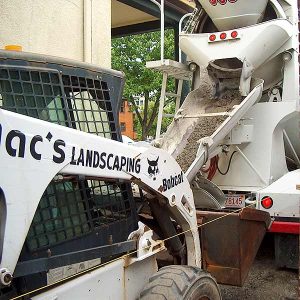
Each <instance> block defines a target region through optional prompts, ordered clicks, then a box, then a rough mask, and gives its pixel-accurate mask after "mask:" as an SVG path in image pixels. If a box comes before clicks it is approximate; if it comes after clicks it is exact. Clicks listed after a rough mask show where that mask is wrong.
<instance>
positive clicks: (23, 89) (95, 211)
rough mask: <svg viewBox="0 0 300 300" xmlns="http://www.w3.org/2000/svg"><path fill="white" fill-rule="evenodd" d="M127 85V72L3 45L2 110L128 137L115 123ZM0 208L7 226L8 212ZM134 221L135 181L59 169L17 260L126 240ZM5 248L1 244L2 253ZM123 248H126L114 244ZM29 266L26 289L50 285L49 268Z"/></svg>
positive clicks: (0, 69)
mask: <svg viewBox="0 0 300 300" xmlns="http://www.w3.org/2000/svg"><path fill="white" fill-rule="evenodd" d="M123 85H124V76H123V74H122V73H121V72H117V71H112V70H106V69H101V68H98V67H95V66H92V65H89V64H85V63H80V62H75V61H70V60H65V59H60V58H56V57H49V56H42V55H35V54H28V53H24V52H7V51H0V108H1V109H5V110H9V111H12V112H16V113H19V114H22V115H26V116H29V117H33V118H37V119H41V120H44V121H48V122H52V123H56V124H59V125H61V126H66V127H70V128H73V129H76V130H81V131H84V132H88V133H91V134H95V135H99V136H102V137H105V138H110V139H114V140H118V141H122V140H121V133H120V131H119V127H118V125H117V124H118V111H119V106H120V104H121V99H122V98H121V97H122V91H123ZM0 122H1V120H0ZM13 126H14V124H11V128H12V129H13ZM47 138H49V139H51V137H47ZM0 142H1V139H0ZM1 172H5V170H1ZM36 176H37V177H38V176H39V174H38V173H37V174H36ZM15 184H18V183H17V182H16V183H15ZM0 191H1V189H0ZM0 196H1V195H0ZM24 197H26V195H24ZM0 200H1V197H0ZM1 207H2V206H1V205H0V210H2V209H1ZM0 214H1V215H0V227H2V228H0V232H2V231H3V230H2V229H3V227H4V226H5V224H4V222H5V216H4V214H5V211H4V210H2V211H0ZM1 220H2V221H1ZM136 228H137V214H136V209H135V205H134V201H133V197H132V192H131V187H130V185H129V184H125V183H121V182H118V181H110V182H105V181H101V180H94V179H89V180H87V179H85V178H78V177H75V176H74V177H73V176H68V177H63V176H61V175H60V176H56V177H55V178H54V179H53V180H52V182H51V183H50V184H49V185H48V187H47V189H46V190H45V192H44V194H43V196H42V198H41V200H40V203H39V206H38V209H37V210H36V213H35V216H34V219H33V222H32V224H31V227H30V230H29V232H28V235H27V238H26V241H25V244H24V246H23V250H22V253H21V255H20V258H19V263H24V262H29V261H30V260H33V259H35V260H36V259H38V258H45V257H49V253H50V254H51V256H55V255H58V256H59V255H62V254H64V253H66V252H71V251H72V252H76V251H80V250H84V249H86V248H93V247H99V246H104V245H108V244H114V243H119V242H123V241H126V240H127V237H128V235H129V233H130V232H132V231H134V230H135V229H136ZM1 252H2V245H1V243H0V259H1ZM118 252H120V253H122V252H124V249H123V250H122V247H119V248H118V250H116V249H115V250H113V253H114V254H118ZM120 253H119V254H120ZM28 265H30V264H28ZM17 271H18V265H17V268H16V272H17ZM26 272H27V273H28V274H26ZM26 272H25V273H24V270H23V272H21V273H22V276H21V278H20V281H22V283H21V286H22V290H27V289H29V288H34V287H37V286H40V285H44V284H45V281H46V272H41V273H35V274H31V273H34V271H32V270H30V268H29V269H28V268H27V271H26ZM21 273H20V274H21ZM14 276H15V277H18V274H14ZM18 289H19V287H18ZM6 290H7V288H6ZM2 296H3V297H5V291H3V290H2V291H0V298H2Z"/></svg>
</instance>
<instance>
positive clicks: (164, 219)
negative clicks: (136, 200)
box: [149, 201, 185, 263]
mask: <svg viewBox="0 0 300 300" xmlns="http://www.w3.org/2000/svg"><path fill="white" fill-rule="evenodd" d="M149 206H150V208H151V212H152V215H153V216H154V218H155V219H156V221H157V223H158V225H159V227H160V230H161V233H162V234H163V236H162V237H161V238H163V239H165V238H169V237H171V236H174V238H172V239H169V240H168V241H167V242H166V246H167V248H168V250H169V251H170V254H172V255H174V256H175V257H178V258H180V260H184V256H185V255H184V254H185V253H184V252H185V247H184V246H183V244H182V243H181V241H180V238H179V237H178V236H177V232H176V229H175V227H174V225H173V223H172V221H171V219H170V216H169V214H168V210H167V209H166V208H164V207H162V206H161V205H159V204H158V202H156V201H150V202H149ZM182 263H184V262H183V261H182Z"/></svg>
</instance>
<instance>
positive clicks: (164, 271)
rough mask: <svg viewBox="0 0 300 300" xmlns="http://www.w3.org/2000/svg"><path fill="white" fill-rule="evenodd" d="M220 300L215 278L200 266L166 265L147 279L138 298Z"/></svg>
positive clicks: (146, 299)
mask: <svg viewBox="0 0 300 300" xmlns="http://www.w3.org/2000/svg"><path fill="white" fill-rule="evenodd" d="M200 299H201V300H221V299H222V296H221V292H220V289H219V287H218V284H217V282H216V280H215V279H214V278H213V277H212V276H211V275H210V274H209V273H207V272H205V271H203V270H201V269H200V268H196V267H190V266H177V265H174V266H167V267H163V268H161V269H160V270H159V271H158V272H157V273H155V274H154V275H153V276H152V277H150V279H149V283H147V284H146V286H145V287H144V289H143V291H142V292H141V294H140V300H200Z"/></svg>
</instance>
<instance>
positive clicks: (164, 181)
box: [0, 0, 299, 300]
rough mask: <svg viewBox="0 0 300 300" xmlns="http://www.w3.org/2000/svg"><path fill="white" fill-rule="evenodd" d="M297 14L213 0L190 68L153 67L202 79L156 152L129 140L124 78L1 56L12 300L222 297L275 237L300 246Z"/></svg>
mask: <svg viewBox="0 0 300 300" xmlns="http://www.w3.org/2000/svg"><path fill="white" fill-rule="evenodd" d="M162 4H163V1H162V2H161V5H162ZM297 13H298V8H297V3H296V2H295V1H291V0H290V1H287V0H278V1H277V0H269V1H267V0H265V1H259V2H258V3H255V4H253V3H251V2H249V1H248V0H235V1H234V0H232V1H230V0H228V1H226V0H218V1H217V0H209V1H208V0H201V1H197V2H196V9H195V11H194V13H193V14H192V15H191V16H190V19H189V20H188V21H187V23H186V26H185V28H184V30H183V31H182V32H181V34H180V47H181V49H182V51H183V52H185V53H186V55H187V63H186V64H183V63H179V62H173V61H169V60H164V59H162V60H161V61H159V62H152V63H150V64H149V67H152V68H155V69H160V70H162V71H163V72H164V78H166V76H168V74H169V73H170V72H173V75H175V76H176V77H178V79H179V81H180V80H183V78H184V79H186V78H192V89H191V90H192V91H191V92H190V93H189V95H188V96H187V97H186V99H185V100H184V101H183V103H182V104H180V101H177V106H176V108H177V110H176V114H175V117H174V120H173V122H172V124H171V125H170V127H169V128H168V131H167V133H166V134H165V135H163V136H162V137H160V138H158V139H157V140H156V141H155V145H154V146H155V147H153V146H150V145H149V147H144V146H143V147H139V146H136V145H125V144H123V143H122V142H121V133H120V129H119V128H118V126H117V124H118V110H119V107H120V104H121V102H120V101H121V96H122V89H123V85H124V75H123V74H122V73H121V72H118V71H114V70H107V69H103V68H99V67H98V66H95V65H91V64H87V63H81V62H78V61H72V60H69V59H64V58H58V57H51V56H45V55H39V54H32V53H26V52H16V51H0V166H1V172H0V299H1V300H2V299H21V298H23V299H26V298H29V297H30V298H31V299H45V300H46V299H47V300H48V299H98V298H101V299H137V298H140V299H154V298H155V299H156V298H157V299H159V298H160V299H185V300H187V299H210V300H218V299H221V293H220V289H219V288H218V284H217V283H223V284H231V285H237V286H242V285H243V283H244V282H245V279H246V277H247V274H248V271H249V269H250V267H251V264H252V262H253V260H254V257H255V255H256V252H257V250H258V248H259V245H260V243H261V240H262V238H263V236H264V234H265V232H266V231H267V230H268V229H269V230H272V231H280V230H281V229H282V228H285V229H284V230H286V229H287V228H289V230H286V231H285V232H284V233H285V234H289V235H288V236H289V237H290V236H292V237H294V235H291V234H292V233H295V228H298V227H299V223H298V222H297V221H296V220H297V218H298V217H299V210H298V208H299V206H298V204H299V202H298V200H299V192H298V191H297V189H296V187H297V184H298V183H299V169H298V166H299V158H298V155H299V139H298V137H299V135H298V132H297V131H296V130H295V128H297V126H298V122H299V114H298V110H299V82H298V78H299V70H298V56H297V55H298V15H297ZM163 86H164V84H163ZM177 98H179V97H177ZM161 100H162V101H163V97H161ZM162 115H163V105H162V102H161V105H160V114H159V117H161V116H162ZM158 124H159V120H158ZM159 148H160V149H159ZM132 183H135V184H137V185H138V186H139V188H140V190H141V193H140V197H139V198H140V199H138V200H137V202H138V204H139V206H137V202H135V201H134V200H135V199H134V198H133V195H132V190H131V184H132ZM243 205H245V206H248V207H243ZM255 206H256V208H254V207H255ZM270 215H271V217H272V218H273V219H274V220H273V222H271V219H270ZM280 228H281V229H280ZM284 242H286V240H284V239H282V238H279V240H278V246H281V245H282V243H284ZM289 245H290V243H289ZM279 248H280V247H279ZM280 249H281V248H280ZM293 251H294V250H293V248H292V247H291V251H290V252H291V254H292V253H293ZM163 255H167V256H168V259H164V257H163ZM278 255H280V253H279V254H278ZM162 260H164V267H161V266H162V264H160V267H161V268H160V270H159V271H157V270H158V266H159V265H158V263H160V261H162ZM166 262H167V263H166ZM286 265H287V264H286Z"/></svg>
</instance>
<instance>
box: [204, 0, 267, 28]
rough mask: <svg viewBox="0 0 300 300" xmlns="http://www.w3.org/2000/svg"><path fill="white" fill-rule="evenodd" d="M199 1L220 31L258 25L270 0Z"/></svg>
mask: <svg viewBox="0 0 300 300" xmlns="http://www.w3.org/2000/svg"><path fill="white" fill-rule="evenodd" d="M198 1H199V3H200V4H201V5H202V7H203V8H204V10H205V11H206V12H207V14H208V15H209V17H210V18H211V19H212V21H213V23H214V24H215V25H216V27H217V28H218V30H220V31H221V30H230V29H235V28H240V27H245V26H249V25H254V24H257V23H258V22H260V21H261V19H262V17H263V14H264V11H265V9H266V6H267V4H268V0H259V1H249V0H198ZM254 3H255V4H254Z"/></svg>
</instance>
